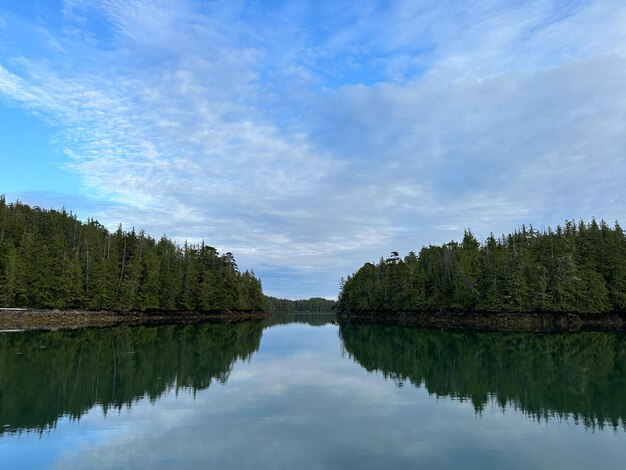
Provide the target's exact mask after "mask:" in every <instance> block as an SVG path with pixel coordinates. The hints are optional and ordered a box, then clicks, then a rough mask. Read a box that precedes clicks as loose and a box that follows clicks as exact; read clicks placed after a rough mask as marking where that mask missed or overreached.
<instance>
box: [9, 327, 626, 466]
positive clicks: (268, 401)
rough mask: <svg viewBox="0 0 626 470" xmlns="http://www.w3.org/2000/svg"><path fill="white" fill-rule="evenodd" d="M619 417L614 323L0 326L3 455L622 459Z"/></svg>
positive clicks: (625, 365)
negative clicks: (506, 330)
mask: <svg viewBox="0 0 626 470" xmlns="http://www.w3.org/2000/svg"><path fill="white" fill-rule="evenodd" d="M625 417H626V337H625V336H624V335H623V334H618V333H570V334H546V335H529V334H500V333H459V332H442V331H435V330H420V329H413V328H406V327H405V328H403V327H392V326H377V325H365V324H353V323H352V324H349V323H341V324H337V322H336V321H335V320H334V317H332V316H326V315H300V316H293V315H292V316H283V317H276V318H273V319H271V320H266V321H257V322H243V323H230V324H202V325H177V326H152V327H134V328H102V329H87V330H77V331H56V332H22V333H3V334H0V426H1V428H0V468H10V469H14V468H63V469H65V468H172V467H175V468H208V467H210V468H285V469H292V468H416V467H424V468H430V467H437V468H486V467H500V468H529V467H530V468H624V465H625V462H626V432H625V429H624V422H625Z"/></svg>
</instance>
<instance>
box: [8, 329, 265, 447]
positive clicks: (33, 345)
mask: <svg viewBox="0 0 626 470" xmlns="http://www.w3.org/2000/svg"><path fill="white" fill-rule="evenodd" d="M262 330H263V324H262V322H260V321H256V322H243V323H230V324H219V323H210V324H200V325H178V326H177V325H168V326H152V327H133V328H100V329H99V328H94V329H85V330H73V331H71V330H69V331H68V330H65V331H52V332H42V331H30V332H23V333H8V334H2V335H0V410H1V411H2V413H1V416H2V425H3V427H2V428H0V435H2V433H6V432H16V431H20V430H44V429H47V428H50V427H54V426H55V424H56V422H57V420H58V418H59V417H60V416H63V415H68V416H70V417H71V418H73V419H78V418H80V417H81V416H82V415H83V414H84V413H85V412H87V411H88V410H89V409H90V408H92V407H93V406H94V405H95V404H100V405H101V406H102V408H103V410H104V412H105V413H106V412H107V411H108V410H109V409H111V408H113V409H118V410H119V409H121V408H122V407H124V406H127V407H130V406H131V405H132V404H133V402H134V401H136V400H137V399H139V398H142V397H147V398H149V399H150V400H151V401H153V402H154V401H155V400H156V399H158V398H159V397H161V396H162V395H163V394H164V393H165V392H167V391H170V390H176V391H178V390H180V389H187V390H191V391H193V392H194V393H195V392H196V391H197V390H201V389H205V388H207V387H209V385H210V384H211V383H212V382H213V381H215V380H217V381H220V382H226V380H227V379H228V376H229V374H230V372H231V368H232V364H233V362H235V361H236V360H237V359H248V358H249V357H250V356H251V354H253V353H254V352H255V351H257V350H258V348H259V343H260V340H261V333H262Z"/></svg>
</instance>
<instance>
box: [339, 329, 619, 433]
mask: <svg viewBox="0 0 626 470" xmlns="http://www.w3.org/2000/svg"><path fill="white" fill-rule="evenodd" d="M339 331H340V336H341V339H342V341H343V346H344V348H345V351H346V352H347V353H348V355H349V356H350V357H351V358H353V359H354V360H355V361H356V362H357V363H359V364H360V365H361V366H363V367H364V368H365V369H366V370H368V371H380V372H382V373H383V375H384V376H385V377H386V378H388V379H391V380H394V381H395V382H396V383H397V384H398V385H399V386H402V385H403V384H404V383H406V382H409V383H411V384H413V385H414V386H422V385H423V386H425V388H426V390H427V391H428V392H429V393H430V394H434V395H436V396H437V397H452V398H455V399H460V400H465V399H466V400H470V401H471V403H472V404H473V406H474V409H475V410H476V411H477V412H479V413H480V412H481V411H482V410H483V409H484V407H485V405H486V404H487V403H489V402H492V401H493V402H495V403H497V404H498V405H499V406H500V407H501V408H502V409H503V410H504V409H506V408H510V407H513V408H516V409H518V410H520V411H522V412H523V413H525V414H527V415H529V416H532V417H533V418H537V419H550V418H553V417H558V418H573V419H574V421H575V422H582V423H583V424H584V425H585V426H586V427H592V428H594V427H600V428H601V427H603V426H604V425H610V426H613V427H618V426H622V427H624V425H625V418H626V402H625V401H624V397H626V337H625V335H623V334H620V333H602V332H586V333H566V334H546V335H536V334H525V333H520V334H512V333H467V332H450V331H437V330H424V329H416V328H408V327H400V326H378V325H372V324H356V323H343V322H342V323H341V324H340V329H339Z"/></svg>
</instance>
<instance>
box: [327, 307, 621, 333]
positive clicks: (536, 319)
mask: <svg viewBox="0 0 626 470" xmlns="http://www.w3.org/2000/svg"><path fill="white" fill-rule="evenodd" d="M337 318H338V319H339V320H340V321H358V322H367V323H381V324H395V325H401V326H416V327H423V328H441V329H450V330H465V329H471V330H479V331H501V332H537V333H542V332H567V331H572V332H575V331H624V330H626V322H625V321H624V318H623V316H622V315H620V314H617V313H586V314H583V313H539V312H529V313H497V312H342V313H337Z"/></svg>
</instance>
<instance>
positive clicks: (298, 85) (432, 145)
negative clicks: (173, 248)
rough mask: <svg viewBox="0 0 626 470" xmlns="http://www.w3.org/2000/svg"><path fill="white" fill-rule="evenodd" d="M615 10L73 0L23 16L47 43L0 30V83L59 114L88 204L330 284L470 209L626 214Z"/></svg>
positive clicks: (443, 237)
mask: <svg viewBox="0 0 626 470" xmlns="http://www.w3.org/2000/svg"><path fill="white" fill-rule="evenodd" d="M0 17H2V15H1V14H0ZM625 20H626V6H624V5H623V4H622V3H621V2H609V1H606V2H569V3H567V4H565V5H561V4H559V5H557V4H556V3H555V2H551V1H533V2H524V3H521V4H520V3H517V2H516V3H514V4H511V3H510V2H498V1H494V2H479V3H478V4H474V5H473V6H472V8H468V7H467V5H465V4H458V3H457V2H451V3H447V2H432V3H426V4H420V6H418V7H416V6H415V4H414V2H393V4H392V5H383V3H380V4H379V3H377V2H367V3H366V4H360V3H354V2H338V3H335V4H333V6H332V7H331V6H329V5H326V6H320V5H318V4H313V3H310V2H296V3H294V2H288V3H285V4H277V5H275V6H272V7H266V8H265V9H262V8H261V6H260V5H258V4H256V3H253V2H213V3H208V4H206V3H200V2H194V1H191V0H177V1H173V2H171V1H170V2H157V1H140V0H137V1H124V2H122V1H115V0H108V1H100V2H86V1H83V0H71V1H66V2H65V4H64V8H63V11H62V16H60V17H59V18H57V19H56V20H55V21H49V22H46V21H45V20H37V21H35V20H32V27H33V28H37V29H38V30H39V31H40V33H39V35H38V37H39V38H40V39H38V40H39V41H41V43H42V44H43V43H44V42H45V43H46V44H47V45H46V46H45V47H46V51H48V52H47V54H48V56H47V57H46V58H45V59H42V58H41V57H38V56H36V55H34V54H29V53H28V51H24V50H22V49H21V48H20V46H19V45H18V44H14V43H11V37H10V36H8V35H5V36H3V37H4V39H5V44H4V46H3V48H4V50H6V51H11V52H12V53H11V54H6V55H5V58H4V59H2V60H0V93H2V95H4V97H5V98H6V99H8V100H11V101H12V102H14V103H19V104H20V105H21V106H23V107H24V108H26V109H28V110H30V111H31V112H32V113H34V114H36V115H37V116H39V117H41V118H42V119H44V120H45V121H46V122H48V123H49V124H50V125H51V126H53V127H54V128H55V129H57V131H58V138H57V140H58V143H57V145H58V146H59V147H62V148H64V149H65V152H66V154H67V168H68V169H69V170H73V171H75V172H77V173H78V174H80V175H81V177H82V179H83V181H84V184H85V187H86V191H88V192H89V193H90V194H96V195H97V196H98V197H99V198H101V199H103V200H106V201H107V206H103V208H102V209H101V211H100V213H98V214H94V215H95V216H98V217H99V218H101V219H103V221H105V222H107V223H109V224H116V223H117V222H120V221H121V222H124V223H125V224H132V225H136V226H141V227H145V228H146V229H147V230H148V231H149V232H150V233H153V234H154V235H156V236H158V235H159V234H160V233H163V232H167V233H168V235H170V236H174V237H178V238H181V239H182V238H201V237H205V238H206V239H207V240H208V241H209V243H212V244H214V245H216V246H217V247H218V248H220V249H224V250H232V251H234V252H235V254H236V255H237V258H238V261H239V264H240V265H241V266H244V267H255V268H256V271H257V272H258V273H259V274H261V276H262V277H263V278H264V281H265V286H266V289H267V290H268V291H269V292H270V293H272V294H275V295H284V296H291V297H296V296H308V295H325V296H332V295H333V294H334V293H335V292H336V286H337V283H338V279H339V277H340V276H342V275H346V274H348V273H349V272H351V271H352V270H354V269H355V268H356V267H358V266H359V265H360V264H361V263H362V262H364V261H366V260H371V259H372V258H377V257H378V256H380V255H385V254H386V253H387V252H388V251H390V250H392V249H400V250H408V249H419V247H420V245H421V244H425V243H430V242H432V243H436V242H442V241H447V240H449V239H451V238H457V237H458V236H459V233H460V232H461V231H462V229H463V227H465V226H472V228H474V229H475V231H477V232H479V233H482V234H484V235H487V234H488V232H489V231H491V230H493V231H495V232H496V233H498V232H501V231H508V230H511V229H513V228H515V227H516V226H517V225H518V224H521V223H535V224H538V225H540V224H555V223H558V222H560V221H562V220H563V219H564V218H565V217H591V216H592V215H595V216H597V217H605V218H608V219H615V218H617V217H619V216H620V215H621V214H623V213H624V209H626V207H624V206H625V204H624V203H623V202H622V201H624V197H623V196H624V194H623V189H622V185H621V181H623V179H624V176H626V165H625V162H624V157H623V155H624V149H625V146H626V145H625V144H626V137H624V136H626V132H624V127H625V126H626V111H625V110H626V106H625V105H626V93H625V92H624V91H623V83H624V79H625V78H626V77H625V75H626V46H625V45H626V37H625V36H626V30H625V29H624V28H623V27H622V26H623V24H624V23H625ZM24 21H27V20H24ZM26 24H28V23H27V22H26ZM52 45H54V47H52ZM41 47H44V46H43V45H42V46H41ZM599 188H602V189H603V194H602V195H600V192H599ZM37 189H43V190H45V188H33V190H37ZM312 275H313V276H315V277H316V281H315V282H312V281H311V279H310V276H312ZM286 277H287V278H288V279H286ZM307 279H308V280H307Z"/></svg>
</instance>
